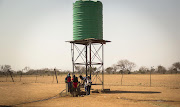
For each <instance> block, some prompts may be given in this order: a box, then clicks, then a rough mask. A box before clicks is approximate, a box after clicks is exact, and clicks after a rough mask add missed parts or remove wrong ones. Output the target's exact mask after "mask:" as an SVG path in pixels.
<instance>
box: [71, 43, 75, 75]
mask: <svg viewBox="0 0 180 107" xmlns="http://www.w3.org/2000/svg"><path fill="white" fill-rule="evenodd" d="M74 45H75V44H74V43H71V54H72V66H73V68H72V69H73V74H72V75H74V66H75V64H74Z"/></svg>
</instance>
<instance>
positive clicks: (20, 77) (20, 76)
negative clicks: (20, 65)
mask: <svg viewBox="0 0 180 107" xmlns="http://www.w3.org/2000/svg"><path fill="white" fill-rule="evenodd" d="M21 77H22V72H21V74H20V81H21Z"/></svg>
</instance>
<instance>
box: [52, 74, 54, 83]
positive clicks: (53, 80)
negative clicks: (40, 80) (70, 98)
mask: <svg viewBox="0 0 180 107" xmlns="http://www.w3.org/2000/svg"><path fill="white" fill-rule="evenodd" d="M53 82H54V73H53V81H52V83H53Z"/></svg>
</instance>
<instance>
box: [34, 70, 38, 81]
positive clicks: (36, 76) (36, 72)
mask: <svg viewBox="0 0 180 107" xmlns="http://www.w3.org/2000/svg"><path fill="white" fill-rule="evenodd" d="M37 75H38V71H37V72H36V81H35V83H36V82H37Z"/></svg>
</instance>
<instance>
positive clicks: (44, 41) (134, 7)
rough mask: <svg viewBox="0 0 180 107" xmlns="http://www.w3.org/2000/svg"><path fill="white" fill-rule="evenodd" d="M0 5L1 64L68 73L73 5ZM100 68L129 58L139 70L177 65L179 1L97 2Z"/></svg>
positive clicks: (8, 0) (2, 0)
mask: <svg viewBox="0 0 180 107" xmlns="http://www.w3.org/2000/svg"><path fill="white" fill-rule="evenodd" d="M75 1H76V0H0V65H4V64H8V65H11V66H12V69H14V70H21V69H23V68H24V67H25V66H29V67H30V68H33V69H40V68H54V67H57V68H61V69H63V70H71V68H72V63H71V52H70V48H71V47H70V46H71V45H70V44H69V43H67V42H65V41H68V40H72V39H73V26H72V25H73V18H72V14H73V10H72V6H73V2H75ZM101 1H102V2H103V18H104V19H103V28H104V30H103V35H104V39H105V40H111V41H112V42H111V43H108V44H107V45H105V67H108V66H111V65H112V64H115V63H117V61H118V60H120V59H128V60H129V61H132V62H135V63H136V64H137V68H138V67H140V66H147V67H151V66H157V65H163V66H165V67H166V68H168V67H170V66H171V65H172V63H174V62H177V61H180V0H101Z"/></svg>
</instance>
